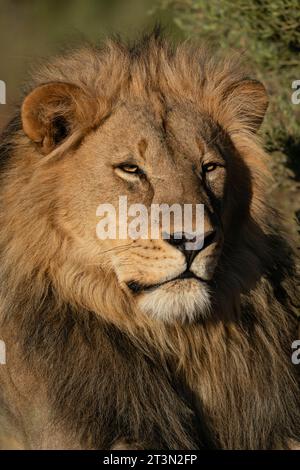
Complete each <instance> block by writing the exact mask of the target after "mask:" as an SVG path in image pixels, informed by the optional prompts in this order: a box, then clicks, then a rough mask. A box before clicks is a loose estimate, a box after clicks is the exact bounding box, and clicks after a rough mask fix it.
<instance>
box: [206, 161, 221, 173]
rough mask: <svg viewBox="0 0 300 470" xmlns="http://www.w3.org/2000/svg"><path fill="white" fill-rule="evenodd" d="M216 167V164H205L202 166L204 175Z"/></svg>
mask: <svg viewBox="0 0 300 470" xmlns="http://www.w3.org/2000/svg"><path fill="white" fill-rule="evenodd" d="M217 167H218V165H217V163H205V164H204V165H203V166H202V169H203V171H204V173H209V172H210V171H214V170H215V169H216V168H217Z"/></svg>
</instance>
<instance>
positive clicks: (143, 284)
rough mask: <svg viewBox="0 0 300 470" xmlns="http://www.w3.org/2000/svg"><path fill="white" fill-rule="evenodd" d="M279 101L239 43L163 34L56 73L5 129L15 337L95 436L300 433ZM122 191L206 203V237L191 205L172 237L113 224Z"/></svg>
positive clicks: (9, 300)
mask: <svg viewBox="0 0 300 470" xmlns="http://www.w3.org/2000/svg"><path fill="white" fill-rule="evenodd" d="M266 108H267V97H266V92H265V89H264V87H263V86H262V85H261V84H260V83H259V82H257V81H255V80H251V79H249V78H248V76H247V75H246V74H245V73H244V72H241V70H240V66H239V64H238V61H237V60H236V59H225V60H224V59H221V58H218V57H216V56H213V55H212V54H211V53H209V52H205V51H203V50H199V49H198V48H197V47H194V46H192V45H189V44H183V45H179V46H178V47H176V48H173V47H171V46H170V45H168V43H166V42H165V41H164V40H163V39H161V37H160V36H156V35H155V34H152V35H150V37H147V38H146V39H145V40H144V41H140V42H138V43H137V44H135V45H134V46H128V45H124V44H122V43H118V42H116V41H113V42H108V43H107V44H106V46H104V47H103V48H101V49H91V48H87V49H83V50H80V51H78V52H74V53H72V54H70V55H67V56H66V57H62V58H59V59H57V60H54V62H52V63H50V65H47V66H46V67H44V69H42V70H41V71H40V72H39V73H38V74H37V76H36V78H35V80H34V83H33V84H32V86H31V88H30V90H28V93H27V95H26V97H25V98H24V100H23V103H22V106H21V113H19V115H18V117H17V119H16V120H15V121H13V122H12V124H11V125H10V126H9V127H8V128H7V130H6V132H5V134H4V136H3V138H2V143H1V146H0V165H1V168H0V170H1V173H0V174H1V186H0V226H1V227H2V229H1V230H0V258H1V272H0V275H1V276H0V278H1V282H0V286H1V288H0V296H1V327H2V325H4V329H2V331H1V334H3V338H4V339H6V338H8V340H10V341H11V339H10V338H11V337H12V336H13V332H16V333H15V334H16V335H17V341H16V343H17V345H16V348H19V347H20V350H21V351H22V355H25V356H26V359H25V360H24V362H26V364H29V369H30V371H31V370H33V372H34V373H35V376H34V380H33V383H34V384H35V383H36V381H40V380H42V381H43V383H44V384H46V386H47V391H48V395H47V397H48V402H49V403H48V404H49V408H50V409H51V415H52V412H53V414H54V416H56V417H58V421H59V422H64V423H65V424H66V426H67V429H69V430H72V432H73V430H77V431H76V432H77V438H76V441H75V443H76V445H77V444H78V442H82V439H83V442H85V445H88V446H90V445H92V446H93V448H111V447H112V446H113V445H114V443H115V439H117V438H120V437H121V438H122V439H123V438H127V437H129V438H130V439H131V442H132V440H133V442H138V443H144V446H145V448H172V449H173V448H174V449H178V448H183V449H185V448H187V449H188V448H189V449H191V448H195V447H198V446H200V447H201V445H203V442H207V441H208V442H209V445H212V446H215V445H217V446H219V447H221V448H237V449H241V448H247V449H249V448H275V447H276V448H277V447H278V446H279V447H280V446H282V445H286V443H287V441H288V439H290V440H293V441H299V429H300V424H299V423H300V416H299V409H300V408H299V385H298V384H299V378H298V372H296V371H295V370H294V369H293V365H292V364H291V360H290V345H291V344H292V341H293V339H294V335H295V332H296V319H295V318H294V316H293V315H292V313H293V312H294V310H295V306H296V302H295V301H294V291H296V288H297V276H296V268H295V257H294V254H293V252H292V250H291V249H290V247H289V245H288V243H287V241H286V239H285V236H283V235H282V233H283V232H281V224H280V221H279V219H278V215H277V212H276V210H274V209H272V208H271V207H269V203H268V198H267V196H266V181H268V180H267V178H268V172H267V170H266V167H265V160H266V155H265V154H264V152H263V150H262V149H261V146H260V144H259V142H258V139H257V137H256V132H257V130H258V128H259V126H260V124H261V122H262V120H263V117H264V113H265V111H266ZM20 117H21V119H20ZM120 196H122V197H123V198H124V197H126V198H127V199H126V201H127V206H128V208H133V207H135V208H137V207H141V205H143V207H145V208H146V209H149V208H151V206H152V205H153V204H159V205H161V204H167V205H169V206H172V205H173V204H178V205H179V207H181V208H182V207H183V206H185V205H186V204H192V205H195V204H202V205H203V206H204V209H205V210H204V224H203V227H202V234H201V235H202V238H203V244H202V245H201V244H200V245H197V244H196V245H197V246H196V249H190V245H188V240H189V242H191V239H190V235H191V233H189V232H192V233H193V232H194V228H195V227H194V226H195V225H197V224H196V222H195V218H194V217H192V220H191V222H192V223H191V226H190V230H188V231H184V233H183V234H182V233H181V237H177V236H175V235H176V234H177V227H176V224H175V222H174V220H172V223H171V224H170V227H169V232H170V233H169V234H168V235H169V236H168V237H166V236H165V235H166V234H165V233H164V230H163V229H164V227H163V226H159V236H158V238H155V237H152V236H151V237H148V238H147V237H145V238H137V239H134V238H132V237H130V236H129V235H128V233H127V232H126V236H125V237H123V236H115V237H112V238H108V239H101V237H99V236H98V235H99V234H98V228H99V223H101V221H103V213H102V215H101V216H100V212H101V211H100V212H99V207H102V208H103V205H105V204H110V205H111V206H110V207H113V208H115V209H116V213H118V211H119V202H120V199H119V198H120ZM129 215H130V214H129ZM150 215H151V211H149V216H150ZM116 222H117V224H116V225H117V227H116V228H117V229H123V228H124V225H125V220H122V219H121V220H120V218H119V217H117V218H116ZM184 228H185V225H184ZM117 233H118V234H119V235H120V233H119V232H118V230H117ZM195 233H196V232H195ZM195 238H197V233H196V235H195ZM21 362H22V365H21V366H20V369H21V370H23V361H21ZM16 371H17V374H16V376H18V377H19V375H20V377H21V378H23V377H24V375H25V374H23V375H22V374H19V368H16ZM27 374H29V372H27ZM270 377H271V378H272V380H271V381H270ZM20 381H21V380H20V379H19V383H20ZM20 387H21V389H22V384H21V385H20ZM33 389H35V388H33ZM25 390H27V389H25ZM26 393H27V394H28V392H26ZM26 393H25V392H24V393H20V395H21V394H22V395H24V397H26V399H27V396H26ZM79 397H80V400H79V399H78V398H79ZM41 401H42V400H41ZM79 402H80V403H79ZM26 406H28V404H27V405H26ZM12 408H14V407H12ZM29 408H30V416H31V410H32V409H35V405H34V403H33V404H32V405H30V406H29ZM83 417H84V418H83ZM30 419H31V418H30ZM29 421H30V420H29ZM46 427H47V426H42V427H41V429H45V428H46ZM202 427H203V429H202ZM33 428H34V432H35V434H38V431H36V428H35V426H33ZM206 428H207V429H206ZM49 429H50V430H51V429H52V428H51V427H50V428H49ZM211 433H212V436H211ZM202 434H204V437H203V436H202ZM203 439H204V440H203ZM91 443H92V444H91ZM199 443H200V444H199ZM33 446H34V444H33Z"/></svg>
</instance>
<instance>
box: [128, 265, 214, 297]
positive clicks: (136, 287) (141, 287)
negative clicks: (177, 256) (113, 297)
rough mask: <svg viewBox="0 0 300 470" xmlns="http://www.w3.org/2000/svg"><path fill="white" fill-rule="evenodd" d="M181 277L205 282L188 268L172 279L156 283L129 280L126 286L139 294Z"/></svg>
mask: <svg viewBox="0 0 300 470" xmlns="http://www.w3.org/2000/svg"><path fill="white" fill-rule="evenodd" d="M181 279H195V280H197V281H198V282H205V283H207V281H205V280H204V279H201V278H200V277H198V276H196V275H195V274H194V273H192V272H191V271H190V270H189V269H186V270H185V271H184V272H183V273H181V274H179V276H176V277H173V278H172V279H168V280H167V281H163V282H159V283H157V284H141V283H139V282H137V281H130V282H128V283H127V287H128V288H129V289H130V290H131V291H132V292H134V293H135V294H139V293H140V292H145V291H150V290H154V289H157V288H158V287H161V286H163V285H165V284H169V283H171V282H174V281H179V280H181Z"/></svg>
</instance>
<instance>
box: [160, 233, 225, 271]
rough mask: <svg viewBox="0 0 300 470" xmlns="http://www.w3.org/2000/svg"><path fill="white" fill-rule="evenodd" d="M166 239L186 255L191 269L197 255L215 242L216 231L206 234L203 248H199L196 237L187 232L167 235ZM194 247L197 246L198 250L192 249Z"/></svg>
mask: <svg viewBox="0 0 300 470" xmlns="http://www.w3.org/2000/svg"><path fill="white" fill-rule="evenodd" d="M164 239H165V241H166V242H167V243H169V244H170V245H172V246H174V247H175V248H177V249H178V250H180V251H181V252H182V253H183V254H184V256H185V257H186V261H187V264H188V267H190V266H191V264H192V262H193V260H194V259H195V258H196V256H197V254H198V253H199V252H200V251H202V250H204V249H205V248H207V247H208V246H209V245H211V244H212V243H213V242H214V241H215V239H216V230H209V231H207V232H205V234H204V237H203V244H202V246H201V248H197V243H196V241H197V238H196V236H194V237H193V236H191V235H190V234H187V233H185V232H175V233H170V234H165V236H164ZM193 245H195V246H196V248H194V249H193V248H191V247H192V246H193Z"/></svg>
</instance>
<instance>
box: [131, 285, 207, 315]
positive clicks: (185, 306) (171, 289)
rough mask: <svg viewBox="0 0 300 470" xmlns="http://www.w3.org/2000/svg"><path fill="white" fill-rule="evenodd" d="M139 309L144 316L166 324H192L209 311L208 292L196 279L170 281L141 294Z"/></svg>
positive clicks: (205, 286)
mask: <svg viewBox="0 0 300 470" xmlns="http://www.w3.org/2000/svg"><path fill="white" fill-rule="evenodd" d="M138 304H139V308H140V309H141V310H142V312H143V313H145V314H146V315H149V316H151V317H152V318H154V319H156V320H160V321H163V322H166V323H174V322H178V321H180V322H182V323H183V322H186V321H188V322H192V321H194V320H195V319H196V318H197V317H198V318H199V317H202V318H203V317H206V316H207V315H208V314H209V311H210V305H211V301H210V292H209V287H208V285H207V284H206V283H202V282H199V281H198V280H196V279H181V280H174V281H170V282H168V283H167V284H163V285H161V286H160V287H157V288H155V289H153V290H150V291H147V292H143V294H141V295H140V297H139V299H138Z"/></svg>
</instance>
